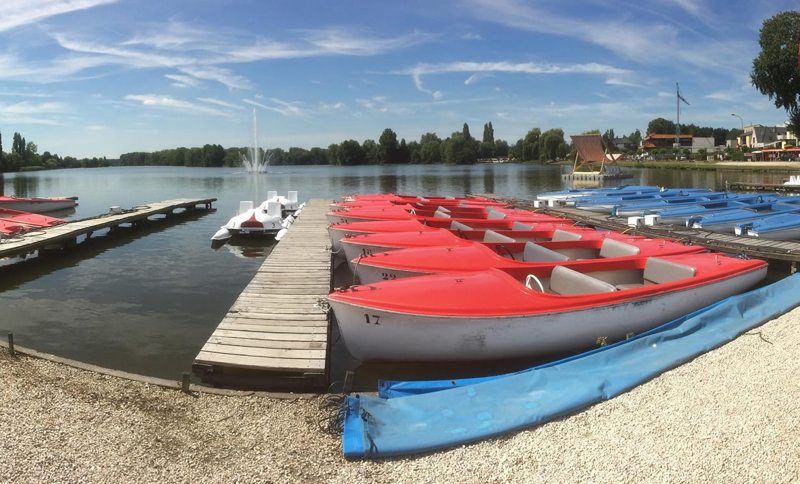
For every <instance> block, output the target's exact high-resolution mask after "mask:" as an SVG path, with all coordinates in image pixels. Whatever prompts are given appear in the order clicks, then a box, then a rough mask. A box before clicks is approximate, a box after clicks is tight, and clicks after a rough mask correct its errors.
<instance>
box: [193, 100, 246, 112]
mask: <svg viewBox="0 0 800 484" xmlns="http://www.w3.org/2000/svg"><path fill="white" fill-rule="evenodd" d="M197 100H198V101H202V102H204V103H209V104H214V105H216V106H221V107H223V108H230V109H238V110H242V109H244V106H239V105H237V104H232V103H229V102H226V101H223V100H221V99H216V98H213V97H199V98H197Z"/></svg>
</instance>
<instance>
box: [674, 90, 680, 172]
mask: <svg viewBox="0 0 800 484" xmlns="http://www.w3.org/2000/svg"><path fill="white" fill-rule="evenodd" d="M675 111H676V112H677V122H676V123H675V144H676V145H677V147H678V149H679V150H680V147H681V138H680V136H681V88H680V87H679V86H678V83H677V82H676V83H675ZM676 159H677V155H676Z"/></svg>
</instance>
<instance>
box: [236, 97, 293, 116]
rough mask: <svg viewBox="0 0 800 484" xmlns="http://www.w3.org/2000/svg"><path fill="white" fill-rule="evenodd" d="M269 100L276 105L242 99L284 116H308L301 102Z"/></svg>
mask: <svg viewBox="0 0 800 484" xmlns="http://www.w3.org/2000/svg"><path fill="white" fill-rule="evenodd" d="M269 100H270V101H271V102H272V103H274V104H273V105H272V106H270V105H267V104H264V103H260V102H258V101H254V100H252V99H248V98H245V99H242V102H245V103H247V104H249V105H251V106H256V107H259V108H262V109H266V110H268V111H272V112H275V113H278V114H280V115H282V116H305V114H306V113H305V110H303V109H302V108H301V107H300V105H301V103H299V102H296V101H295V102H290V101H283V100H280V99H277V98H274V97H271V98H269Z"/></svg>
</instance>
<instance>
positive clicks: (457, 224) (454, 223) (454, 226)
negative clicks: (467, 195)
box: [450, 220, 472, 230]
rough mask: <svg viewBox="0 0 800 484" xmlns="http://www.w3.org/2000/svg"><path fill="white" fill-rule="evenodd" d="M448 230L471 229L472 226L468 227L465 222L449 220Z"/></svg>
mask: <svg viewBox="0 0 800 484" xmlns="http://www.w3.org/2000/svg"><path fill="white" fill-rule="evenodd" d="M450 230H472V227H470V226H469V225H467V224H462V223H461V222H457V221H455V220H453V221H452V222H450Z"/></svg>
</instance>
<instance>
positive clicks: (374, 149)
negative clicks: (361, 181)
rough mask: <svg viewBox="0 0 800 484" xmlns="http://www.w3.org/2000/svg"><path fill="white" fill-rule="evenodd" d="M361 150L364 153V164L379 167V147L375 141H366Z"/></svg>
mask: <svg viewBox="0 0 800 484" xmlns="http://www.w3.org/2000/svg"><path fill="white" fill-rule="evenodd" d="M361 149H362V150H363V151H364V162H365V163H367V164H368V165H377V164H378V163H379V162H380V161H379V160H378V145H377V144H376V143H375V141H374V140H371V139H365V140H364V142H363V143H362V144H361Z"/></svg>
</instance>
